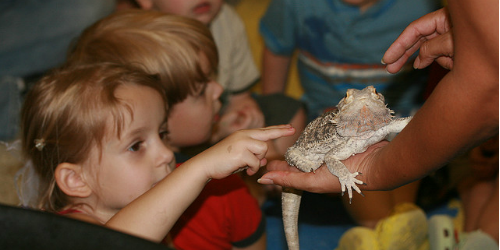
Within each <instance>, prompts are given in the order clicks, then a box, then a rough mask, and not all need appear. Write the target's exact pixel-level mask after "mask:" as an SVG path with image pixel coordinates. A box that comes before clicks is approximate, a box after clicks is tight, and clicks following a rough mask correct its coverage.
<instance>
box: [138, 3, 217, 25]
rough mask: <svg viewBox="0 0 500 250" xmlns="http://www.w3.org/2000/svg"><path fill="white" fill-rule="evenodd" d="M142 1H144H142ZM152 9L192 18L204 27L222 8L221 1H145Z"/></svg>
mask: <svg viewBox="0 0 500 250" xmlns="http://www.w3.org/2000/svg"><path fill="white" fill-rule="evenodd" d="M142 1H144V0H142ZM146 1H152V4H153V5H152V8H153V9H156V10H159V11H162V12H165V13H169V14H175V15H180V16H185V17H190V18H194V19H196V20H198V21H200V22H202V23H204V24H206V25H208V24H209V23H210V22H212V20H214V18H215V16H217V13H219V11H220V8H221V6H222V3H223V1H222V0H146Z"/></svg>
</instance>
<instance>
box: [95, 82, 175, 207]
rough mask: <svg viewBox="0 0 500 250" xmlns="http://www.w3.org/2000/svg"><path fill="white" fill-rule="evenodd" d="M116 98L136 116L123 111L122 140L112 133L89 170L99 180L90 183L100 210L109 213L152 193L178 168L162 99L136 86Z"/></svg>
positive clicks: (147, 89) (153, 91)
mask: <svg viewBox="0 0 500 250" xmlns="http://www.w3.org/2000/svg"><path fill="white" fill-rule="evenodd" d="M116 96H117V97H118V98H119V99H121V100H122V101H123V102H125V103H126V104H127V105H128V106H129V107H130V108H131V111H132V113H133V116H132V115H131V113H130V112H129V110H128V109H126V108H125V107H123V110H122V112H123V116H124V123H123V124H124V126H123V128H122V131H121V135H120V138H118V136H117V135H116V132H115V131H114V130H113V129H108V130H107V134H106V135H105V138H104V140H103V147H102V153H101V154H100V153H99V150H98V149H93V151H92V152H91V157H90V159H89V161H88V163H89V165H90V166H89V167H88V168H86V169H90V171H92V172H88V174H90V175H92V176H95V177H97V178H87V179H89V180H91V183H89V184H90V186H91V188H92V190H93V191H94V193H96V195H97V196H98V197H99V201H100V206H99V207H98V209H99V208H100V209H101V210H100V212H109V213H113V212H117V211H118V210H119V209H121V208H123V207H124V206H126V205H127V204H129V203H130V202H132V201H133V200H134V199H135V198H137V197H139V196H140V195H142V194H143V193H145V192H146V191H148V190H149V189H151V188H152V187H153V186H154V185H155V184H156V183H157V182H159V181H160V180H162V179H163V178H165V176H167V175H168V174H169V173H170V172H171V171H172V170H173V169H174V167H175V158H174V156H173V152H172V150H170V149H168V148H167V147H166V144H165V143H166V141H165V139H166V136H167V135H166V133H167V124H166V121H165V119H164V118H165V111H164V108H162V107H164V105H165V104H164V102H163V100H162V98H161V96H160V95H159V94H158V93H157V92H156V91H155V90H153V89H151V88H149V87H144V86H136V85H128V86H122V87H119V88H118V89H117V90H116ZM109 121H110V122H108V124H111V119H110V120H109ZM109 127H113V126H109ZM99 157H101V158H100V160H99Z"/></svg>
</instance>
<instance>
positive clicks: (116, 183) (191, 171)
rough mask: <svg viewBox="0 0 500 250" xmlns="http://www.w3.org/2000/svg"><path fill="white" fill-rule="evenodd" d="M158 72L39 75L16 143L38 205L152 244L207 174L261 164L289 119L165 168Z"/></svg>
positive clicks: (103, 68)
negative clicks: (29, 167) (28, 166)
mask: <svg viewBox="0 0 500 250" xmlns="http://www.w3.org/2000/svg"><path fill="white" fill-rule="evenodd" d="M165 107H166V98H165V95H164V91H163V88H162V87H161V85H160V84H159V80H158V78H157V77H155V76H152V75H148V74H146V73H144V72H143V71H142V70H139V69H136V68H135V67H131V66H126V65H115V64H110V63H104V64H92V65H78V64H75V65H73V66H67V67H65V68H62V69H59V70H57V71H55V72H53V73H51V74H50V75H48V76H45V77H44V78H42V79H41V80H40V82H38V83H37V84H36V85H35V86H34V87H33V89H32V90H31V91H30V93H29V94H28V96H27V98H26V102H25V104H24V106H23V110H22V143H23V152H24V154H25V156H26V157H27V159H29V160H31V161H32V162H33V166H34V169H35V172H36V174H37V175H38V176H39V178H40V181H41V184H40V189H39V191H40V196H39V199H38V200H37V203H38V205H37V207H38V208H40V209H43V210H46V211H50V212H55V213H60V214H64V215H66V216H69V217H72V218H76V219H80V220H84V221H88V222H92V223H97V224H102V225H104V226H106V227H109V228H113V229H115V230H119V231H122V232H125V233H129V234H132V235H136V236H139V237H142V238H146V239H149V240H152V241H156V242H159V241H161V240H162V239H163V238H164V237H165V235H166V234H167V233H168V231H169V230H170V228H171V227H172V225H173V224H174V223H175V221H176V220H177V218H178V217H179V216H180V215H181V214H182V212H183V211H184V210H185V209H186V208H187V207H188V206H189V204H191V202H192V201H193V200H194V199H195V198H196V197H197V196H198V194H199V193H200V191H201V190H202V189H203V187H204V186H205V184H206V183H207V182H208V181H209V180H210V179H212V178H215V179H220V178H224V177H226V176H228V175H231V173H233V172H235V171H237V170H238V169H241V168H245V167H247V166H248V167H249V169H247V173H248V174H253V173H255V172H256V171H258V169H259V167H260V166H262V165H264V164H265V163H266V160H265V158H264V157H265V154H266V151H267V144H266V143H265V141H266V140H270V139H274V138H278V137H280V136H286V135H290V134H292V133H293V132H294V130H293V129H292V128H291V127H290V126H276V127H270V128H264V129H259V130H244V131H241V132H237V133H235V134H233V135H231V136H229V137H228V138H227V139H225V140H223V141H221V142H220V143H218V144H217V145H214V146H213V147H211V148H209V149H207V150H206V151H204V152H203V153H201V154H199V155H197V156H196V157H193V158H192V159H191V160H189V161H187V162H185V163H184V164H183V166H182V168H177V169H175V170H173V168H174V165H175V159H174V157H173V153H172V151H171V150H170V149H169V148H168V147H166V145H165V138H166V135H167V123H166V114H167V110H166V108H165Z"/></svg>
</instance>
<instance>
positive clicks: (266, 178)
mask: <svg viewBox="0 0 500 250" xmlns="http://www.w3.org/2000/svg"><path fill="white" fill-rule="evenodd" d="M258 182H259V183H260V184H276V185H280V186H284V187H292V188H295V189H300V190H306V191H309V192H314V193H333V192H337V193H338V192H340V183H339V181H338V178H337V177H336V176H334V175H332V174H331V173H330V172H329V171H328V169H327V168H326V167H324V166H322V167H320V168H318V169H317V170H316V171H315V172H314V173H313V172H309V173H305V172H296V171H276V170H275V171H270V172H268V173H266V174H264V175H263V176H262V177H261V178H260V179H259V180H258Z"/></svg>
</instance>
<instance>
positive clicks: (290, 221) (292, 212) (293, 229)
mask: <svg viewBox="0 0 500 250" xmlns="http://www.w3.org/2000/svg"><path fill="white" fill-rule="evenodd" d="M301 198H302V190H297V189H293V188H287V187H283V192H282V194H281V207H282V212H283V226H284V228H285V237H286V243H287V244H288V249H289V250H299V227H298V220H299V208H300V199H301Z"/></svg>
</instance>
